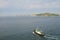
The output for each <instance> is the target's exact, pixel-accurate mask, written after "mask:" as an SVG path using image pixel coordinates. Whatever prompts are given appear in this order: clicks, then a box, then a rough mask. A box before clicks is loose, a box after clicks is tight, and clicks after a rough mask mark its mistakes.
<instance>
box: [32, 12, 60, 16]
mask: <svg viewBox="0 0 60 40" xmlns="http://www.w3.org/2000/svg"><path fill="white" fill-rule="evenodd" d="M32 16H60V15H59V14H55V13H40V14H32Z"/></svg>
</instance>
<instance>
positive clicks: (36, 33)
mask: <svg viewBox="0 0 60 40" xmlns="http://www.w3.org/2000/svg"><path fill="white" fill-rule="evenodd" d="M33 34H34V35H38V36H40V37H44V36H45V35H44V34H43V33H42V32H40V31H39V29H35V30H34V31H33Z"/></svg>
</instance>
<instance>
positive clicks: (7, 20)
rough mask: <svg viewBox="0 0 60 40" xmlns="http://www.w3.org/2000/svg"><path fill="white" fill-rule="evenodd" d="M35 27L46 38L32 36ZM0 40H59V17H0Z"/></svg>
mask: <svg viewBox="0 0 60 40" xmlns="http://www.w3.org/2000/svg"><path fill="white" fill-rule="evenodd" d="M37 27H38V28H39V29H40V30H41V31H42V32H43V33H45V35H46V37H38V36H36V35H33V34H32V32H33V30H34V29H35V28H37ZM0 40H60V17H32V16H27V17H0Z"/></svg>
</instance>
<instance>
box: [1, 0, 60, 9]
mask: <svg viewBox="0 0 60 40" xmlns="http://www.w3.org/2000/svg"><path fill="white" fill-rule="evenodd" d="M4 7H9V8H10V7H12V8H16V9H21V8H22V9H40V8H56V7H60V2H59V1H56V0H55V1H51V2H47V0H46V1H44V0H0V8H4Z"/></svg>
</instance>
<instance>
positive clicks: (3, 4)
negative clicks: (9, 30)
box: [0, 0, 8, 8]
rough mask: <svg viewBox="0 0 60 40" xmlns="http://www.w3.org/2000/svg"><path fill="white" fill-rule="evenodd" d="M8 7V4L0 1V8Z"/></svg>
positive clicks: (2, 0) (3, 0)
mask: <svg viewBox="0 0 60 40" xmlns="http://www.w3.org/2000/svg"><path fill="white" fill-rule="evenodd" d="M7 6H8V2H7V1H5V0H0V8H4V7H7Z"/></svg>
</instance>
